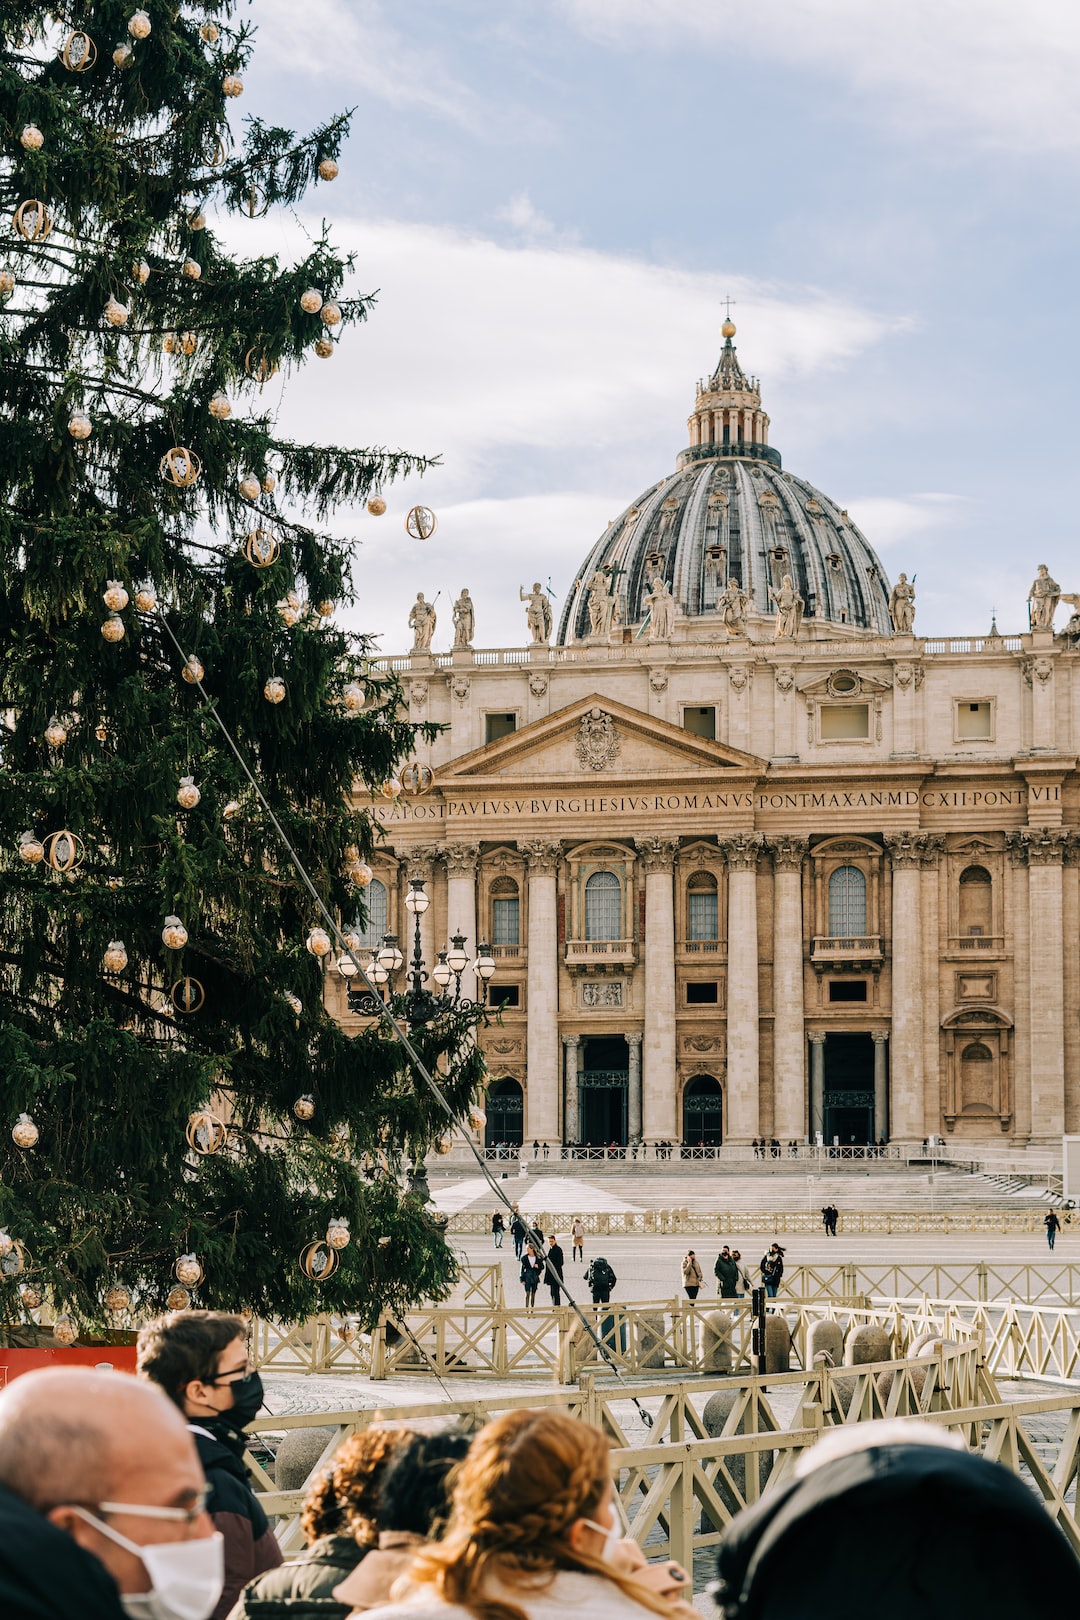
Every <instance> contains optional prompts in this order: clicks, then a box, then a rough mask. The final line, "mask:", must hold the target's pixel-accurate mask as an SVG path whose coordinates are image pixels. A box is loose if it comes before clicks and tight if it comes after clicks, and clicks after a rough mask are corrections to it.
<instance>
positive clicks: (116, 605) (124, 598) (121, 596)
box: [102, 579, 130, 613]
mask: <svg viewBox="0 0 1080 1620" xmlns="http://www.w3.org/2000/svg"><path fill="white" fill-rule="evenodd" d="M102 600H103V601H104V603H105V606H106V607H107V608H111V610H112V611H113V613H122V612H123V610H124V608H126V607H127V605H128V601H129V600H130V598H129V597H128V593H127V591H126V590H125V589H124V586H123V584H122V583H121V581H120V580H118V579H110V580H109V582H108V585H107V587H106V589H105V594H104V597H103V598H102Z"/></svg>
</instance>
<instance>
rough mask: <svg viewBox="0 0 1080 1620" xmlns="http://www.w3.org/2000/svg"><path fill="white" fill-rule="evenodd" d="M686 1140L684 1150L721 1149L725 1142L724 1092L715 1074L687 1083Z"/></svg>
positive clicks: (701, 1075)
mask: <svg viewBox="0 0 1080 1620" xmlns="http://www.w3.org/2000/svg"><path fill="white" fill-rule="evenodd" d="M682 1139H683V1146H684V1147H719V1146H720V1144H721V1142H722V1141H723V1140H724V1093H723V1091H722V1090H721V1089H720V1082H719V1080H714V1079H713V1077H712V1075H711V1074H695V1075H694V1078H693V1079H692V1080H688V1081H687V1082H686V1089H685V1090H684V1091H683V1133H682Z"/></svg>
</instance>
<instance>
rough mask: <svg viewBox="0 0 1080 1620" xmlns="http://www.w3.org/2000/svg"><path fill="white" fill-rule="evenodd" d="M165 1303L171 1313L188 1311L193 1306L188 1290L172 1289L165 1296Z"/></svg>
mask: <svg viewBox="0 0 1080 1620" xmlns="http://www.w3.org/2000/svg"><path fill="white" fill-rule="evenodd" d="M165 1303H166V1305H167V1306H168V1307H169V1309H170V1311H186V1310H187V1308H188V1306H189V1305H190V1304H191V1295H190V1294H189V1293H188V1291H187V1289H186V1288H179V1287H177V1288H170V1289H169V1292H168V1293H167V1294H166V1295H165Z"/></svg>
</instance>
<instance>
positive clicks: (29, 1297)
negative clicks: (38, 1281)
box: [19, 1283, 41, 1311]
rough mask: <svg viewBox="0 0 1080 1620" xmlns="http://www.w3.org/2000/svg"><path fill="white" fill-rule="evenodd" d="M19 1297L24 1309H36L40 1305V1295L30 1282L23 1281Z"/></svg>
mask: <svg viewBox="0 0 1080 1620" xmlns="http://www.w3.org/2000/svg"><path fill="white" fill-rule="evenodd" d="M19 1298H20V1299H21V1300H22V1302H23V1305H24V1307H25V1309H26V1310H28V1311H36V1310H38V1309H39V1307H40V1305H41V1295H40V1294H39V1293H38V1290H37V1289H36V1288H34V1287H33V1286H32V1284H30V1283H23V1285H22V1287H21V1288H20V1289H19Z"/></svg>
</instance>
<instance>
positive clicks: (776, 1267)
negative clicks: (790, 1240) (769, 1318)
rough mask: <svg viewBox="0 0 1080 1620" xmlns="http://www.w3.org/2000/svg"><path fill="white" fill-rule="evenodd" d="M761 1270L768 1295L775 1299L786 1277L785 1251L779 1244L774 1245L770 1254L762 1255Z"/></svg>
mask: <svg viewBox="0 0 1080 1620" xmlns="http://www.w3.org/2000/svg"><path fill="white" fill-rule="evenodd" d="M759 1269H760V1271H761V1281H762V1283H763V1284H764V1286H765V1292H766V1294H768V1296H769V1298H770V1299H775V1298H776V1295H777V1292H778V1291H779V1288H780V1279H781V1277H783V1275H784V1251H783V1249H782V1248H781V1247H780V1245H779V1243H774V1244H772V1246H771V1247H770V1249H769V1251H768V1253H767V1254H763V1255H762V1257H761V1265H760V1268H759Z"/></svg>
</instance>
